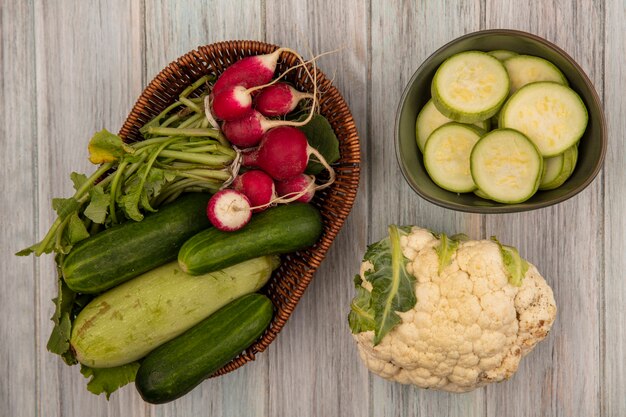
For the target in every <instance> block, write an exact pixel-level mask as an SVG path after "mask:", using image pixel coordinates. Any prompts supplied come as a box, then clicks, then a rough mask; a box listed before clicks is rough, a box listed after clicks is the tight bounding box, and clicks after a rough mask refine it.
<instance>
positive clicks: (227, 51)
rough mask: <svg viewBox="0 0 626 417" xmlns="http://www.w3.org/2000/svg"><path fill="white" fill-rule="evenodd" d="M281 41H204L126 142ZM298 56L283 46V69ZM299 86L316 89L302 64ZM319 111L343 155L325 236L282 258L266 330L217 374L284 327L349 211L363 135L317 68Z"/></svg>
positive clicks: (139, 106) (295, 78)
mask: <svg viewBox="0 0 626 417" xmlns="http://www.w3.org/2000/svg"><path fill="white" fill-rule="evenodd" d="M277 48H278V47H277V46H276V45H270V44H267V43H263V42H256V41H232V42H220V43H215V44H211V45H208V46H201V47H199V48H198V49H197V50H193V51H191V52H189V53H187V54H185V55H183V56H182V57H180V58H178V59H177V60H176V61H174V62H172V63H171V64H169V65H168V66H167V67H165V69H163V70H162V71H161V72H160V73H159V74H158V75H157V76H156V78H155V79H154V80H152V82H151V83H150V84H149V85H148V87H147V88H146V89H145V90H144V91H143V93H142V94H141V96H140V97H139V100H137V103H136V104H135V106H134V107H133V109H132V111H131V112H130V115H129V116H128V118H127V119H126V122H125V123H124V125H123V126H122V128H121V130H120V132H119V134H120V136H121V137H122V139H124V140H125V141H127V142H135V141H140V140H142V139H143V138H142V136H141V134H140V133H139V128H140V127H142V126H143V125H144V124H146V123H147V122H148V121H149V120H151V119H152V118H153V117H154V116H156V115H157V114H159V113H160V112H161V111H162V110H163V109H165V108H166V107H167V106H168V105H170V104H171V103H173V102H174V101H176V100H177V98H178V95H179V94H180V93H181V92H182V91H183V89H184V88H185V87H187V86H188V85H189V84H191V83H193V82H194V81H195V80H197V79H198V78H200V77H201V76H203V75H205V74H208V73H215V74H217V75H219V74H221V73H222V71H223V70H224V69H225V68H227V67H228V66H229V65H231V64H232V63H234V62H235V61H237V60H239V59H241V58H243V57H245V56H249V55H259V54H267V53H270V52H272V51H274V50H276V49H277ZM298 62H299V61H298V60H297V58H296V57H295V56H294V55H293V54H290V53H286V52H283V53H282V54H281V59H280V60H279V63H278V71H279V72H281V73H282V72H283V71H285V69H287V68H289V67H291V66H294V65H295V64H297V63H298ZM286 78H287V80H288V81H290V82H291V83H293V84H294V85H295V86H296V87H297V88H298V89H300V90H305V91H312V87H313V85H312V83H311V81H310V80H309V79H308V78H307V76H306V72H305V71H304V70H303V69H302V68H300V69H298V70H294V71H291V72H290V73H289V75H288V76H287V77H286ZM318 89H319V91H320V103H319V104H320V113H321V114H322V115H324V116H325V117H326V118H327V119H328V121H329V122H330V124H331V126H332V127H333V129H334V131H335V134H336V135H337V138H338V139H339V144H340V145H339V150H340V153H341V158H340V159H339V161H337V163H336V164H334V165H333V166H334V168H335V171H336V173H337V179H336V181H335V182H334V183H333V185H332V186H331V187H329V188H326V189H324V190H321V191H318V192H317V193H316V195H315V198H314V200H313V202H312V203H313V204H314V205H315V206H316V207H317V208H319V209H320V211H321V213H322V218H323V225H324V231H323V234H322V237H321V238H320V240H319V241H318V242H317V243H316V244H315V245H314V246H313V247H311V248H310V249H308V250H304V251H299V252H295V253H292V254H289V255H286V256H283V258H282V264H281V266H280V267H279V268H278V269H277V270H276V271H274V273H273V275H272V277H271V278H270V281H269V282H268V284H267V285H266V286H265V287H264V289H263V292H264V293H265V294H266V295H267V296H268V297H269V298H270V299H271V300H272V302H273V303H274V308H275V314H274V318H273V320H272V322H271V323H270V326H269V327H268V329H267V330H266V331H265V333H264V334H263V336H262V337H261V338H260V339H258V340H257V341H256V342H255V343H254V344H253V345H252V346H250V347H249V348H248V349H247V350H246V351H244V352H243V353H242V354H240V355H239V356H237V357H236V358H235V359H233V360H232V361H230V362H229V363H228V364H226V365H225V366H224V367H222V368H221V369H220V370H218V371H217V372H215V373H214V374H213V375H212V376H214V377H215V376H219V375H223V374H226V373H228V372H231V371H233V370H235V369H237V368H239V367H240V366H242V365H244V364H245V363H246V362H249V361H253V360H254V358H255V354H256V353H258V352H263V351H264V350H265V349H267V347H268V346H269V344H270V343H272V341H273V340H274V339H275V338H276V336H277V335H278V333H279V332H280V330H281V329H282V328H283V326H284V325H285V323H286V322H287V320H288V319H289V316H291V313H292V312H293V310H294V308H295V307H296V305H297V304H298V301H299V300H300V298H301V297H302V294H303V293H304V291H305V290H306V288H307V286H308V285H309V283H310V282H311V279H312V278H313V274H314V273H315V271H316V270H317V268H318V267H319V265H320V264H321V262H322V260H323V259H324V256H325V255H326V252H327V251H328V248H330V245H331V244H332V242H333V240H334V239H335V236H337V233H338V232H339V229H341V226H343V223H344V221H345V219H346V217H347V216H348V214H349V213H350V209H351V208H352V204H353V203H354V199H355V196H356V192H357V188H358V185H359V163H360V153H359V137H358V135H357V131H356V126H355V125H354V120H353V119H352V114H351V113H350V109H349V108H348V105H347V104H346V102H345V100H344V99H343V97H342V96H341V94H340V93H339V91H337V89H336V88H335V87H333V86H332V84H331V82H330V80H328V79H327V78H326V77H325V76H324V74H322V73H321V72H318Z"/></svg>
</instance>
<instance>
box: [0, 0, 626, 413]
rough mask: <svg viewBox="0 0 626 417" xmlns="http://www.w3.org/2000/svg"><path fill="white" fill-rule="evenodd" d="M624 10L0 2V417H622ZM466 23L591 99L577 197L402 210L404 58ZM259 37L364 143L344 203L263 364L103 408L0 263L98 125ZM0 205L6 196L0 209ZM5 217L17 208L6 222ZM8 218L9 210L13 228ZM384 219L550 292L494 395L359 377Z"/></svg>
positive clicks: (11, 271)
mask: <svg viewBox="0 0 626 417" xmlns="http://www.w3.org/2000/svg"><path fill="white" fill-rule="evenodd" d="M625 20H626V3H624V1H623V0H605V1H603V2H595V1H593V0H581V1H579V2H573V3H567V2H565V3H563V2H561V1H557V0H549V1H539V0H533V1H531V2H530V4H529V5H524V7H520V5H519V2H515V1H514V0H504V1H500V0H498V1H496V0H480V1H477V2H467V1H460V0H445V1H442V2H434V1H427V0H419V1H408V0H407V1H394V2H389V1H383V0H370V1H368V2H363V1H359V0H335V1H330V0H311V1H308V2H302V1H298V0H287V1H279V0H263V1H252V0H217V1H202V0H185V1H183V0H133V1H130V2H125V1H119V0H93V1H89V2H76V1H70V0H52V1H48V0H24V1H9V0H5V1H2V0H0V34H1V38H0V57H1V58H0V59H1V60H0V68H1V70H2V74H1V78H0V114H1V115H2V116H1V117H2V119H1V120H2V124H1V125H0V145H2V149H4V152H3V153H2V163H1V164H0V169H2V175H1V176H0V184H1V188H0V192H2V194H3V195H4V196H5V197H4V199H2V200H0V215H2V219H3V220H2V226H1V227H0V237H1V241H2V242H3V246H2V248H3V251H2V255H0V256H1V259H0V260H1V261H2V273H1V274H0V313H2V316H3V320H2V321H0V416H33V415H39V416H46V417H47V416H52V417H55V416H57V417H60V416H69V417H72V416H84V415H90V416H139V417H141V416H150V417H156V416H197V415H220V416H233V417H234V416H294V415H298V416H302V417H308V416H318V415H326V416H339V415H341V416H371V417H379V416H398V415H402V416H481V417H488V416H507V417H509V416H511V417H515V416H529V417H530V416H542V417H543V416H559V417H560V416H563V417H565V416H597V415H599V416H603V417H622V416H624V415H626V401H625V400H624V392H625V391H626V361H625V360H624V358H626V348H625V347H624V346H625V344H626V326H625V325H624V320H623V319H622V316H623V311H624V305H625V304H626V280H624V270H626V257H625V256H624V254H625V253H626V245H625V244H624V238H623V236H624V235H625V234H626V220H625V216H624V213H625V212H626V198H624V195H626V172H625V171H624V165H625V163H626V144H625V143H624V141H623V140H622V138H621V136H622V134H623V132H624V131H626V122H625V121H624V117H623V113H624V112H626V101H625V99H624V91H626V72H625V70H624V59H623V57H622V55H623V54H621V53H615V51H621V50H623V49H624V46H625V45H626V35H625V31H624V21H625ZM483 28H516V29H521V30H526V31H530V32H533V33H535V34H537V35H539V36H543V37H545V38H546V39H548V40H550V41H552V42H554V43H556V44H557V45H559V46H560V47H562V48H563V49H565V50H566V51H567V52H568V53H569V54H570V55H572V56H573V58H574V59H575V60H577V61H578V62H579V63H580V64H581V66H582V67H583V68H584V70H585V71H586V72H587V74H588V75H589V76H590V78H591V79H592V81H593V82H594V84H595V86H596V89H597V91H598V93H599V94H600V96H601V97H603V99H604V104H605V112H606V116H607V121H608V124H609V129H608V130H609V134H610V137H609V152H608V153H607V159H606V162H605V167H604V170H603V172H602V173H601V174H600V176H598V178H597V179H596V180H595V181H594V182H593V183H592V184H591V185H590V187H589V188H588V189H586V190H585V191H584V192H582V193H581V194H579V195H578V196H576V197H574V198H572V199H571V200H569V201H567V202H564V203H562V204H560V205H558V206H556V207H551V208H546V209H542V210H538V211H534V212H530V213H523V214H511V215H489V216H479V215H469V214H463V213H457V212H453V211H450V210H445V209H441V208H439V207H437V206H434V205H432V204H430V203H428V202H426V201H424V200H422V199H420V198H418V197H417V196H416V195H415V194H414V193H413V192H412V191H411V190H410V188H409V187H408V185H407V184H406V183H405V181H404V180H403V178H402V176H401V173H400V170H399V168H398V166H397V163H396V157H395V149H394V119H395V112H396V108H397V105H398V101H399V99H400V96H401V94H402V91H403V89H404V87H405V85H406V83H407V82H408V80H409V78H410V77H411V75H412V74H413V72H414V71H415V70H416V69H417V67H418V66H419V64H420V63H421V62H422V61H423V60H424V59H426V58H427V57H428V56H429V55H430V54H431V53H432V52H434V51H435V50H436V49H437V48H439V47H440V46H441V45H443V44H444V43H446V42H447V41H450V40H452V39H454V38H456V37H457V36H460V35H462V34H464V33H468V32H472V31H475V30H478V29H483ZM228 39H259V40H266V41H268V42H273V43H277V44H281V45H286V46H289V47H292V48H294V49H296V50H298V51H301V52H302V53H304V54H305V55H309V50H311V51H312V52H313V53H320V52H326V51H329V50H334V49H337V48H341V50H340V51H338V52H337V53H335V54H332V55H330V56H325V57H323V58H321V59H320V60H319V65H320V67H321V68H322V70H323V71H324V72H325V73H326V74H327V75H329V76H331V77H333V76H334V79H335V83H336V85H337V87H338V88H339V90H340V91H341V92H342V94H343V95H344V97H345V98H346V99H347V101H348V103H349V105H350V107H351V109H352V113H353V116H354V117H355V120H356V122H357V126H358V129H359V133H360V136H361V140H362V159H363V165H362V166H363V171H362V179H361V188H360V190H359V195H358V198H357V202H356V205H355V206H354V208H353V211H352V214H351V216H350V218H349V219H348V221H347V223H346V225H345V226H344V229H343V230H342V231H341V233H340V234H339V236H338V238H337V240H336V241H335V243H334V245H333V246H332V248H331V250H330V252H329V254H328V257H327V259H326V261H325V262H324V264H323V265H322V267H321V268H320V269H319V271H318V272H317V274H316V276H315V278H314V280H313V282H312V283H311V286H310V287H309V289H308V291H307V293H306V294H305V295H304V297H303V299H302V301H301V302H300V304H299V306H298V308H297V309H296V310H295V312H294V315H293V316H292V318H291V320H290V321H289V322H288V323H287V325H286V327H285V328H284V329H283V331H282V333H281V334H280V335H279V336H278V338H277V339H276V341H275V342H274V343H273V344H272V345H271V346H270V348H269V349H268V351H267V352H265V353H263V354H260V355H259V356H258V359H257V360H256V361H255V362H253V363H251V364H248V365H246V366H244V367H243V368H241V369H239V370H237V371H236V372H233V373H231V374H228V375H226V376H224V377H221V378H218V379H213V380H209V381H205V382H204V383H203V384H202V385H201V386H200V387H199V388H197V389H196V390H194V391H193V392H192V393H190V394H189V395H187V396H185V397H183V398H182V399H180V400H177V401H175V402H173V403H171V404H168V405H164V406H159V407H155V406H149V405H146V404H145V403H144V402H143V401H141V399H140V397H139V396H138V394H137V393H136V392H135V389H134V387H133V386H132V385H131V386H128V387H125V388H123V389H122V390H121V391H119V392H117V393H115V394H113V396H112V397H111V401H109V402H107V401H105V399H104V397H96V396H94V395H92V394H90V393H88V392H87V391H86V389H85V385H86V380H85V379H84V378H83V377H82V376H81V375H80V373H79V370H78V367H72V368H69V367H67V366H65V365H64V364H63V363H62V362H61V360H60V359H58V358H57V357H56V356H54V355H52V354H50V353H49V352H47V350H46V347H45V345H46V341H47V338H48V335H49V333H50V330H51V328H52V323H51V322H50V320H49V318H50V316H51V315H52V310H53V308H52V307H53V305H52V303H51V302H50V299H51V298H53V297H54V296H56V282H55V279H56V278H55V273H54V267H53V262H52V259H51V258H50V257H42V258H41V259H33V258H16V257H15V256H13V253H14V252H15V251H16V250H17V249H19V248H21V247H23V246H27V245H28V244H29V243H32V242H33V241H34V240H36V239H37V238H40V237H41V236H42V235H43V234H44V232H45V231H46V230H47V228H48V226H49V225H50V223H51V222H52V220H53V212H52V209H51V206H50V200H51V198H52V197H57V196H65V195H69V194H70V193H71V182H70V181H69V173H70V172H71V171H73V170H75V171H82V172H92V171H93V168H92V166H91V165H90V164H89V163H88V162H87V151H86V143H87V140H88V139H89V138H90V137H91V135H92V134H93V133H94V132H95V131H96V130H99V129H102V128H104V127H106V128H108V129H110V130H116V129H117V128H118V127H119V126H120V125H121V123H122V121H123V119H124V118H125V117H126V115H127V113H128V111H129V110H130V108H131V107H132V105H133V104H134V101H135V99H136V98H137V97H138V95H139V93H140V91H141V89H142V88H143V87H144V86H145V84H146V83H147V82H148V81H149V80H150V79H152V78H153V77H154V76H155V75H156V73H157V72H158V71H159V70H160V69H161V68H163V67H164V66H165V65H166V64H167V63H169V62H170V61H172V60H174V59H176V58H177V57H178V56H180V55H182V54H183V53H185V52H187V51H189V50H191V49H194V48H195V47H197V46H198V45H203V44H208V43H212V42H216V41H220V40H228ZM7 196H8V197H7ZM15 207H19V210H16V209H15ZM15 213H17V216H16V214H15ZM390 223H397V224H417V225H422V226H426V227H429V228H431V229H433V230H438V231H444V232H446V233H456V232H465V233H467V234H468V235H470V236H471V237H473V238H482V237H488V236H490V235H492V234H493V235H497V236H498V237H499V238H500V239H501V240H502V241H503V242H505V243H510V244H513V245H515V246H517V247H518V248H519V249H520V252H521V253H522V255H524V256H525V257H526V258H527V259H529V260H530V261H531V262H533V263H534V264H536V265H537V267H538V268H539V270H540V271H541V272H542V273H543V274H544V276H545V277H546V278H547V280H548V282H549V283H550V284H551V285H552V287H553V289H554V293H555V298H556V300H557V304H558V307H559V313H558V317H557V321H556V323H555V325H554V327H553V330H552V332H551V334H550V336H549V337H548V338H547V340H546V341H544V342H542V343H541V344H539V345H538V346H537V348H536V349H535V350H534V351H533V352H531V353H530V354H529V355H528V356H527V357H526V358H525V359H524V360H523V361H522V363H521V365H520V369H519V371H518V373H517V374H516V375H515V376H514V377H513V378H512V379H511V380H510V381H508V382H506V383H502V384H497V385H494V386H491V387H487V388H483V389H480V390H477V391H474V392H472V393H469V394H463V395H455V394H447V393H441V392H435V391H424V390H420V389H416V388H413V387H409V386H403V385H399V384H394V383H390V382H387V381H384V380H382V379H381V378H378V377H376V376H374V375H372V374H369V373H368V372H367V371H366V369H365V368H364V366H363V365H362V364H361V362H360V360H359V359H358V354H357V352H356V349H355V346H354V343H353V341H352V337H351V336H350V333H349V329H348V326H347V323H346V314H347V312H348V309H349V302H350V299H351V298H352V296H353V288H352V280H351V279H352V276H353V275H354V273H356V272H357V270H358V266H359V263H360V259H361V257H362V254H363V252H364V251H365V247H366V245H367V244H368V243H370V242H373V241H376V240H378V239H380V238H381V237H383V236H384V234H385V233H386V227H387V225H388V224H390Z"/></svg>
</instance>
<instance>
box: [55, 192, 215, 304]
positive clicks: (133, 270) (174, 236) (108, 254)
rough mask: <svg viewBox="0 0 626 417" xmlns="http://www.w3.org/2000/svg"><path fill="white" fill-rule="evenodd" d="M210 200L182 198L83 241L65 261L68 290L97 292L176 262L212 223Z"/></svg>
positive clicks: (194, 196) (196, 196)
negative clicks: (185, 246)
mask: <svg viewBox="0 0 626 417" xmlns="http://www.w3.org/2000/svg"><path fill="white" fill-rule="evenodd" d="M209 197H210V196H209V195H207V194H200V193H191V194H189V195H185V196H182V197H180V198H179V199H178V200H176V201H174V202H173V203H170V204H168V205H166V206H163V207H162V208H160V209H159V211H158V212H156V213H151V214H149V215H147V216H146V217H145V218H144V219H143V220H142V221H140V222H134V221H129V222H127V223H122V224H120V225H119V226H114V227H111V228H110V229H107V230H105V231H104V232H101V233H98V234H97V235H94V236H92V237H90V238H88V239H85V240H83V241H81V242H80V243H78V244H77V245H76V246H74V248H72V250H71V251H70V253H69V254H68V255H67V257H66V258H65V260H64V262H63V267H62V268H63V269H62V272H63V277H64V279H65V282H66V283H67V286H68V287H70V289H72V290H74V291H76V292H81V293H89V294H91V293H99V292H102V291H105V290H107V289H109V288H112V287H114V286H116V285H118V284H121V283H122V282H124V281H128V280H129V279H131V278H134V277H136V276H138V275H140V274H142V273H144V272H147V271H149V270H151V269H153V268H156V267H157V266H160V265H162V264H164V263H166V262H169V261H172V260H174V259H176V255H177V254H178V250H179V249H180V247H181V246H182V245H183V243H184V242H185V241H186V240H187V239H189V238H190V237H192V236H193V235H195V234H196V233H198V232H199V231H201V230H203V229H206V228H207V227H209V226H210V225H211V223H210V222H209V220H208V218H207V216H206V206H207V202H208V200H209Z"/></svg>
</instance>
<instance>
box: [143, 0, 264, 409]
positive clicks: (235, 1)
mask: <svg viewBox="0 0 626 417" xmlns="http://www.w3.org/2000/svg"><path fill="white" fill-rule="evenodd" d="M261 17H262V10H261V4H260V3H258V2H247V1H243V0H220V1H210V2H207V1H203V0H193V1H187V2H180V1H176V0H171V1H146V2H145V20H146V26H145V33H144V39H145V41H144V45H145V49H144V56H145V74H144V80H145V84H147V83H148V82H149V81H150V80H151V79H152V78H153V77H154V76H155V75H156V74H157V73H158V72H159V71H160V70H161V69H162V68H163V67H165V66H166V65H167V64H169V63H170V62H171V61H173V60H175V59H176V58H178V57H179V56H181V55H183V54H185V53H187V52H188V51H190V50H192V49H195V48H196V47H198V46H200V45H207V44H210V43H213V42H218V41H222V40H229V39H262V28H263V25H262V19H261ZM267 373H268V358H267V355H266V354H261V355H259V356H258V358H257V360H256V361H255V362H253V363H251V364H249V365H246V366H244V367H243V368H241V369H239V370H237V371H235V372H233V373H231V374H228V375H225V376H224V377H221V378H216V379H210V380H207V381H205V382H203V383H202V384H201V385H200V386H199V387H198V388H196V389H195V390H193V391H192V392H191V393H189V394H188V395H186V396H185V397H183V398H181V399H179V400H177V401H175V402H173V403H170V404H166V405H163V406H160V407H151V409H152V413H153V415H155V416H173V415H176V416H190V417H191V416H198V415H204V414H209V415H219V416H224V417H227V416H233V417H236V416H249V417H253V416H261V415H266V410H267V402H268V395H269V393H268V391H267Z"/></svg>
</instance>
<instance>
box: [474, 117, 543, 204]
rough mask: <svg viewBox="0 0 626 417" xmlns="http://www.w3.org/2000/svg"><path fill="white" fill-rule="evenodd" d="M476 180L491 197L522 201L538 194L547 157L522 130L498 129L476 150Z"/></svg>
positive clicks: (478, 144)
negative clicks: (544, 156)
mask: <svg viewBox="0 0 626 417" xmlns="http://www.w3.org/2000/svg"><path fill="white" fill-rule="evenodd" d="M470 168H471V173H472V178H473V179H474V183H475V184H476V185H477V186H478V188H479V189H480V190H481V191H482V193H483V194H484V195H486V196H487V198H489V199H491V200H494V201H497V202H499V203H509V204H511V203H521V202H523V201H526V200H528V199H529V198H530V197H532V196H533V194H535V192H536V191H537V188H538V187H539V181H540V180H541V174H542V173H543V158H542V157H541V155H540V154H539V151H538V150H537V148H536V146H535V145H534V144H533V143H532V142H531V141H530V139H528V138H527V137H526V136H524V135H523V134H522V133H520V132H518V131H515V130H512V129H496V130H492V131H491V132H489V133H487V134H486V135H485V136H483V137H482V138H481V139H480V140H479V141H478V143H476V145H474V149H473V150H472V154H471V156H470Z"/></svg>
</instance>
